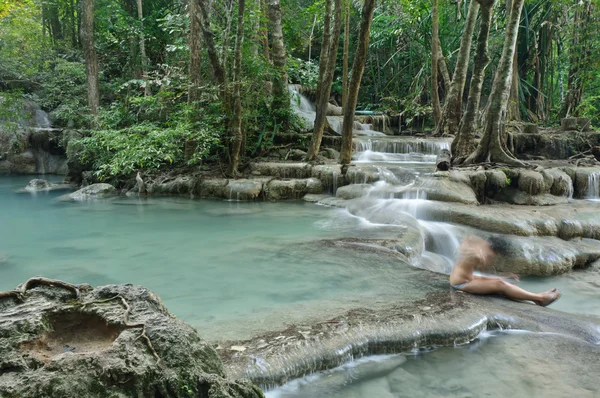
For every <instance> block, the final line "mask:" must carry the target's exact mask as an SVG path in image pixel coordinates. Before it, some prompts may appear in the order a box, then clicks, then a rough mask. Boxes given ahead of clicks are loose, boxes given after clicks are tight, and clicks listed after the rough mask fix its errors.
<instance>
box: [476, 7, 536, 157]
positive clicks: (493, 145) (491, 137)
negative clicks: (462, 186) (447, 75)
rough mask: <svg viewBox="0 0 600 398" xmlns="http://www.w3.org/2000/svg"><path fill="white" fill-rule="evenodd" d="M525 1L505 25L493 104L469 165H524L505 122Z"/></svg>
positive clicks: (494, 86) (493, 92)
mask: <svg viewBox="0 0 600 398" xmlns="http://www.w3.org/2000/svg"><path fill="white" fill-rule="evenodd" d="M523 3H524V0H514V2H513V12H511V14H510V18H509V21H508V23H507V25H506V36H505V40H504V47H503V49H502V56H501V57H500V62H499V64H498V73H497V74H496V77H495V79H494V84H493V86H492V92H491V94H490V99H489V102H490V105H489V107H488V110H487V114H486V118H485V127H484V131H483V137H482V138H481V141H480V142H479V145H478V146H477V149H476V150H475V152H473V153H472V154H471V155H470V156H469V157H468V158H467V159H466V161H465V163H467V164H471V163H477V162H498V163H506V164H509V165H516V166H523V162H521V161H519V160H517V159H516V158H515V157H514V156H513V155H512V154H511V153H510V151H509V150H508V148H507V146H506V142H505V139H504V138H505V137H504V131H505V123H506V110H507V107H508V97H509V96H510V88H511V83H512V75H513V70H512V69H513V57H514V54H515V49H516V45H517V36H518V33H519V20H520V19H521V11H522V10H523Z"/></svg>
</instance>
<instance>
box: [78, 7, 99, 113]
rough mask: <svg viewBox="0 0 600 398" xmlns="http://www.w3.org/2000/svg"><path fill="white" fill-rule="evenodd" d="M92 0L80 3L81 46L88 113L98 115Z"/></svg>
mask: <svg viewBox="0 0 600 398" xmlns="http://www.w3.org/2000/svg"><path fill="white" fill-rule="evenodd" d="M94 2H95V1H94V0H82V2H81V29H80V30H79V33H80V35H81V44H82V47H83V55H84V57H85V74H86V77H87V91H88V106H89V107H90V112H91V113H92V114H93V115H94V116H96V115H98V108H99V107H100V85H99V83H98V56H97V55H96V47H94Z"/></svg>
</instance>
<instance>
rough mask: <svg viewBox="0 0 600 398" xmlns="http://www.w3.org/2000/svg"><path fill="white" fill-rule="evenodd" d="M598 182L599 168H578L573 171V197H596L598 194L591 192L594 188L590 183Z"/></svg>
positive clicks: (599, 178)
mask: <svg viewBox="0 0 600 398" xmlns="http://www.w3.org/2000/svg"><path fill="white" fill-rule="evenodd" d="M595 179H596V180H597V181H598V180H600V167H579V168H576V169H575V178H574V182H575V196H576V197H578V198H587V197H591V196H598V195H600V192H593V191H594V186H593V185H592V184H590V182H592V181H594V180H595Z"/></svg>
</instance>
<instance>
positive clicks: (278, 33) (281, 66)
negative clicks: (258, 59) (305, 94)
mask: <svg viewBox="0 0 600 398" xmlns="http://www.w3.org/2000/svg"><path fill="white" fill-rule="evenodd" d="M269 23H270V26H271V45H272V51H273V53H272V55H273V66H274V67H275V69H276V70H277V76H275V78H274V81H273V103H272V105H271V110H272V112H273V114H274V115H275V117H276V119H277V120H278V121H280V122H281V123H283V124H284V125H287V122H288V111H289V107H290V99H289V92H288V87H287V84H288V74H287V69H286V52H285V45H284V43H283V29H282V26H281V3H280V2H279V0H269Z"/></svg>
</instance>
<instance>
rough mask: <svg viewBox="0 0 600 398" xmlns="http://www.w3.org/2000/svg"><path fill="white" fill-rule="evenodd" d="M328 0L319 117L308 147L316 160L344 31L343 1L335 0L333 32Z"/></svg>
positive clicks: (318, 98)
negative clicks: (340, 41)
mask: <svg viewBox="0 0 600 398" xmlns="http://www.w3.org/2000/svg"><path fill="white" fill-rule="evenodd" d="M332 2H333V0H327V3H326V6H325V14H326V15H325V22H326V23H325V30H324V31H323V43H322V44H321V57H320V60H319V81H318V84H317V115H316V117H315V128H314V132H313V136H312V140H311V142H310V145H309V147H308V153H307V156H306V158H307V159H308V160H316V159H317V155H318V154H319V149H320V148H321V140H322V139H323V131H324V130H325V122H326V121H327V108H328V105H329V95H330V94H331V83H332V82H333V74H334V73H335V64H336V60H337V54H338V45H339V40H340V33H341V31H342V0H335V15H334V16H333V31H331V30H330V29H331V27H330V26H329V25H330V16H328V15H327V14H328V13H329V14H331V3H332Z"/></svg>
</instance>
